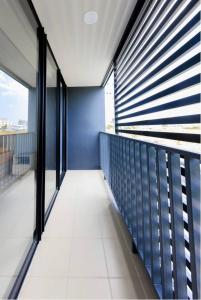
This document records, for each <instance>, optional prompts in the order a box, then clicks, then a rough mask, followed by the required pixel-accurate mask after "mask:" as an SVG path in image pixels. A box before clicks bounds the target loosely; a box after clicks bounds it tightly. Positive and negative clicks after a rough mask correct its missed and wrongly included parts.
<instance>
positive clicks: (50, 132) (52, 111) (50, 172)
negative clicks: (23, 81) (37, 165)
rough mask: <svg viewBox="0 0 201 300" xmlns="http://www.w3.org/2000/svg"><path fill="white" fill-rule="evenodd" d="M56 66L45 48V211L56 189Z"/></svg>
mask: <svg viewBox="0 0 201 300" xmlns="http://www.w3.org/2000/svg"><path fill="white" fill-rule="evenodd" d="M57 95H58V90H57V66H56V64H55V61H54V58H53V57H52V55H51V52H50V50H49V48H47V74H46V124H45V128H46V135H45V138H46V141H45V145H46V151H45V211H46V210H47V208H48V206H49V204H50V201H51V199H52V197H53V195H54V193H55V191H56V143H57V141H56V104H57Z"/></svg>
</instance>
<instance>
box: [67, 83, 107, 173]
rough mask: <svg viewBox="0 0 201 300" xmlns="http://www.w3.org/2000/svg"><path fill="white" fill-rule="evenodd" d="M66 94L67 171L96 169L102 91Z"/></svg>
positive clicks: (102, 123)
mask: <svg viewBox="0 0 201 300" xmlns="http://www.w3.org/2000/svg"><path fill="white" fill-rule="evenodd" d="M68 91H69V97H68V118H67V120H68V141H67V143H68V151H67V152H68V168H69V169H72V170H73V169H99V168H100V161H99V132H100V131H102V130H104V126H105V107H104V88H101V87H87V88H69V89H68Z"/></svg>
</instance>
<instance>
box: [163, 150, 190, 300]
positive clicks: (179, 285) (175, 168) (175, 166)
mask: <svg viewBox="0 0 201 300" xmlns="http://www.w3.org/2000/svg"><path fill="white" fill-rule="evenodd" d="M168 172H169V189H170V211H171V226H172V255H173V276H174V296H175V298H176V299H187V298H188V297H187V276H186V258H185V240H184V221H183V204H182V188H181V169H180V155H179V154H178V153H168Z"/></svg>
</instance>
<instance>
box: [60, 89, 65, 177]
mask: <svg viewBox="0 0 201 300" xmlns="http://www.w3.org/2000/svg"><path fill="white" fill-rule="evenodd" d="M63 99H64V91H63V84H62V83H60V175H61V173H62V171H63V167H62V165H63Z"/></svg>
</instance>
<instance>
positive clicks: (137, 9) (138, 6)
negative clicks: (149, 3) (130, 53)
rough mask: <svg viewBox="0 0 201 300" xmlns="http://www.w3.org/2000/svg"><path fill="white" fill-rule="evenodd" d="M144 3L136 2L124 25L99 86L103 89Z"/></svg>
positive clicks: (141, 0)
mask: <svg viewBox="0 0 201 300" xmlns="http://www.w3.org/2000/svg"><path fill="white" fill-rule="evenodd" d="M145 1H146V0H138V1H137V3H136V5H135V7H134V9H133V12H132V14H131V17H130V19H129V21H128V24H127V25H126V28H125V30H124V33H123V35H122V37H121V40H120V42H119V45H118V47H117V50H116V51H115V54H114V56H113V59H112V61H111V63H110V65H109V67H108V68H107V71H106V74H105V75H104V77H103V80H102V84H101V86H103V87H104V86H105V85H106V83H107V80H108V79H109V76H108V74H111V73H112V71H111V69H112V68H113V64H114V61H115V60H116V59H117V57H118V56H119V54H120V52H121V50H122V48H123V46H124V44H125V42H126V40H127V38H128V36H129V34H130V32H131V30H132V27H133V24H134V22H135V20H136V19H137V16H138V15H139V13H140V11H141V9H142V7H143V6H144V4H145Z"/></svg>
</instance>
